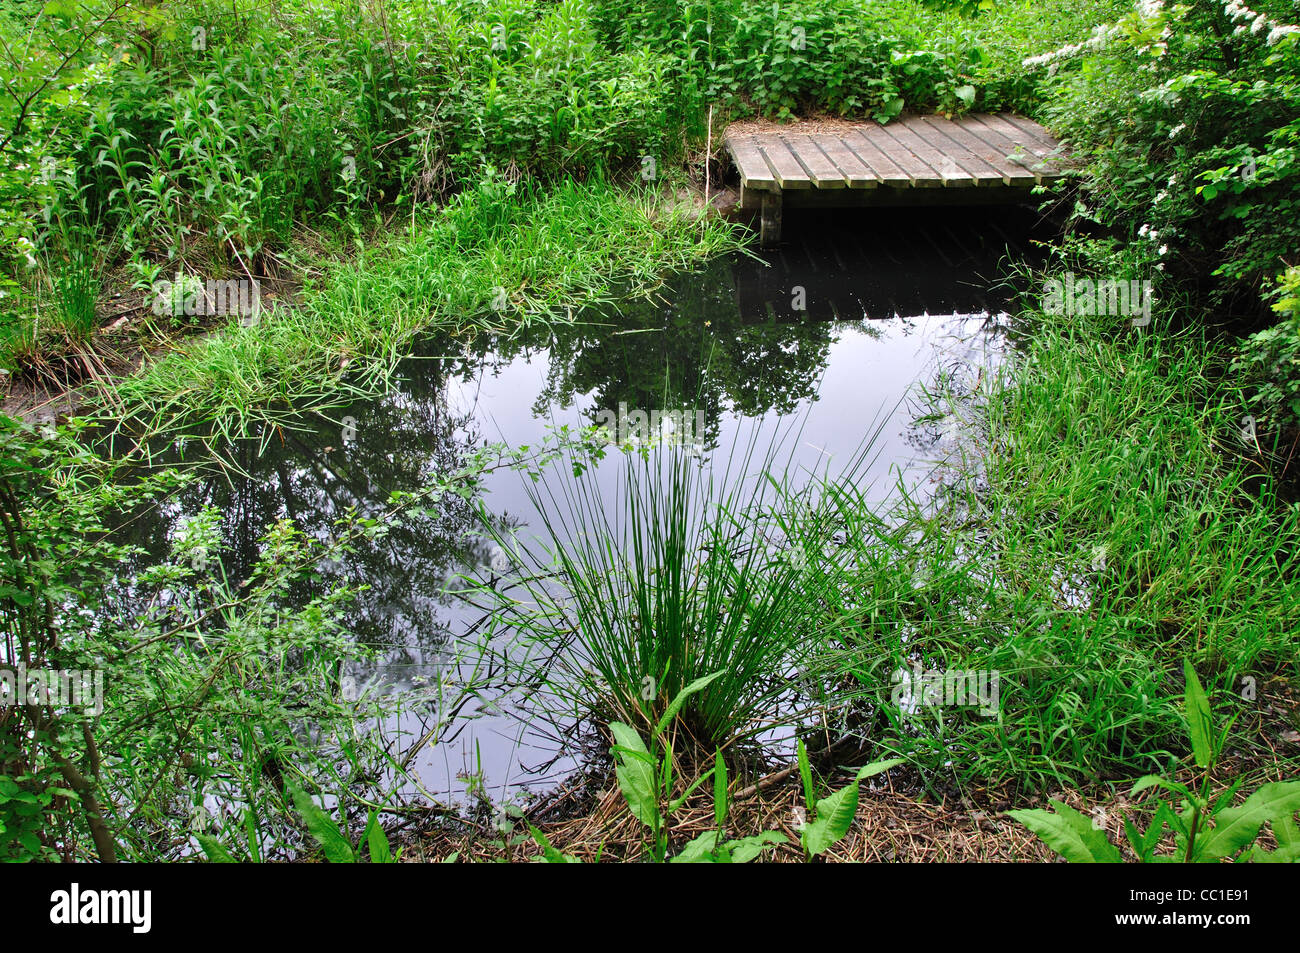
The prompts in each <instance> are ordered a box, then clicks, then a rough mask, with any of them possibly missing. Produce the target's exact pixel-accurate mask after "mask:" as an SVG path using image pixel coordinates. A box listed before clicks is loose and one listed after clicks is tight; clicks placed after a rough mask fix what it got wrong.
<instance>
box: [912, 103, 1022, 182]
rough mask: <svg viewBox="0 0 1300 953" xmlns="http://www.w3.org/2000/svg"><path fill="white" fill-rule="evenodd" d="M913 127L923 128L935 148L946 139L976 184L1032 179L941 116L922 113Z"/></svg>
mask: <svg viewBox="0 0 1300 953" xmlns="http://www.w3.org/2000/svg"><path fill="white" fill-rule="evenodd" d="M917 126H918V128H924V129H925V130H926V131H927V138H929V140H930V141H931V142H932V143H933V144H934V146H935V147H936V148H941V147H942V146H943V144H944V143H945V142H947V143H948V147H949V148H951V149H953V150H954V151H955V152H957V153H960V154H961V156H960V158H959V159H958V161H959V162H961V164H962V166H963V168H965V169H966V170H967V171H969V172H970V173H971V174H972V175H974V176H975V179H976V182H977V183H979V184H980V185H987V184H989V183H991V182H1001V183H1003V184H1005V185H1014V184H1016V183H1017V182H1023V183H1024V184H1025V185H1030V184H1032V183H1033V182H1034V176H1033V173H1031V172H1029V171H1028V170H1027V169H1024V168H1022V167H1020V166H1018V165H1016V164H1015V163H1013V162H1008V161H1007V160H1006V158H1005V157H1000V156H998V154H997V152H996V150H994V149H993V148H991V147H990V146H989V145H987V144H986V143H985V142H984V141H983V140H982V139H980V138H978V137H977V136H973V135H971V134H970V133H969V132H967V131H966V130H965V129H963V128H962V127H961V126H960V125H958V124H957V123H955V122H953V121H952V120H950V119H944V118H943V117H941V116H922V117H921V120H920V122H919V123H917Z"/></svg>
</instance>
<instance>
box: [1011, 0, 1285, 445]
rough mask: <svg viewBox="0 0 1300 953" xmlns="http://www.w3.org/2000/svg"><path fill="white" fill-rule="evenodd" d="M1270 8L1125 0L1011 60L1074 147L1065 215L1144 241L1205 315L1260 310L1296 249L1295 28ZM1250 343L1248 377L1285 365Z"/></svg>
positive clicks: (1171, 296) (1155, 263)
mask: <svg viewBox="0 0 1300 953" xmlns="http://www.w3.org/2000/svg"><path fill="white" fill-rule="evenodd" d="M1251 2H1260V3H1262V0H1251ZM1268 2H1269V5H1270V10H1271V9H1272V8H1279V9H1286V5H1283V4H1277V3H1274V0H1268ZM1270 10H1264V11H1261V10H1255V9H1252V8H1250V7H1247V6H1246V5H1245V4H1244V3H1243V2H1241V0H1226V2H1223V0H1193V2H1191V3H1177V4H1166V3H1164V2H1163V0H1139V2H1138V3H1137V4H1136V5H1135V6H1134V8H1133V9H1132V10H1131V11H1130V12H1129V13H1128V14H1127V15H1126V16H1124V17H1122V18H1120V19H1119V20H1117V21H1116V22H1115V23H1111V24H1106V25H1104V26H1100V27H1098V28H1097V29H1096V31H1095V32H1094V33H1093V34H1092V36H1091V37H1090V38H1089V39H1088V40H1086V41H1084V42H1082V43H1078V44H1075V45H1073V46H1069V47H1065V48H1062V49H1059V50H1055V51H1051V52H1047V53H1044V54H1041V55H1037V56H1034V57H1031V58H1029V59H1027V60H1026V65H1027V66H1030V67H1032V68H1037V69H1042V70H1044V71H1046V73H1048V74H1050V82H1051V83H1053V84H1054V86H1053V91H1054V97H1053V102H1052V105H1051V106H1050V107H1049V108H1048V119H1049V123H1050V125H1052V126H1053V128H1054V130H1055V131H1056V132H1058V133H1060V134H1062V135H1064V136H1065V137H1066V138H1067V139H1068V140H1069V141H1070V143H1071V145H1072V147H1073V149H1074V150H1075V152H1076V153H1079V154H1081V155H1082V156H1083V157H1084V158H1086V159H1088V160H1089V163H1088V165H1089V172H1088V175H1087V177H1086V179H1085V181H1084V190H1083V191H1084V194H1083V198H1082V201H1081V202H1080V203H1079V205H1078V206H1077V208H1076V213H1075V214H1076V217H1077V218H1087V219H1091V220H1092V221H1094V222H1096V223H1100V224H1101V225H1103V226H1105V227H1107V228H1109V229H1110V230H1111V231H1112V233H1113V234H1117V235H1118V236H1119V238H1120V239H1121V240H1123V239H1126V238H1127V239H1129V240H1131V241H1133V242H1135V244H1137V245H1139V246H1141V247H1143V248H1145V249H1146V250H1147V252H1149V256H1148V257H1149V260H1150V261H1151V262H1152V267H1153V268H1154V269H1155V270H1157V271H1160V272H1162V275H1161V283H1162V287H1161V297H1162V298H1163V299H1165V300H1191V301H1193V302H1197V303H1199V304H1200V305H1202V306H1203V307H1205V308H1206V309H1207V312H1206V313H1207V314H1208V313H1210V309H1213V312H1214V313H1216V314H1217V315H1218V316H1219V317H1227V318H1242V317H1250V316H1256V315H1258V316H1264V315H1267V313H1268V312H1267V308H1266V307H1265V303H1266V301H1267V299H1268V297H1269V295H1270V293H1271V289H1273V287H1274V286H1275V282H1276V277H1277V275H1278V272H1279V270H1280V269H1284V268H1285V267H1286V266H1287V264H1290V263H1295V260H1296V259H1295V255H1296V253H1297V249H1300V27H1298V26H1296V25H1293V24H1291V23H1288V22H1286V20H1285V19H1284V17H1283V15H1282V14H1280V13H1276V12H1270ZM1288 335H1290V337H1294V332H1287V333H1283V332H1281V331H1278V332H1276V333H1275V334H1274V335H1273V336H1272V337H1269V338H1268V339H1267V340H1268V341H1269V342H1270V343H1269V345H1268V347H1269V348H1270V349H1271V350H1272V351H1276V350H1277V347H1278V346H1279V345H1280V344H1281V343H1282V342H1281V340H1280V338H1288ZM1288 339H1289V338H1288ZM1261 340H1263V339H1261ZM1257 343H1258V342H1257ZM1283 350H1285V348H1284V349H1283ZM1280 353H1281V352H1279V354H1280ZM1276 356H1278V355H1275V357H1276ZM1255 357H1256V358H1259V360H1255V359H1250V360H1248V361H1247V363H1248V364H1249V365H1250V366H1251V367H1252V368H1253V372H1254V373H1255V376H1256V379H1258V380H1263V378H1259V377H1258V375H1259V374H1261V373H1264V372H1265V370H1266V369H1271V370H1269V371H1268V373H1274V374H1280V375H1283V377H1284V378H1286V379H1288V380H1294V379H1296V378H1297V377H1300V374H1297V365H1296V364H1295V362H1294V361H1290V360H1286V359H1282V358H1281V357H1278V359H1273V358H1269V359H1267V360H1264V359H1263V358H1262V357H1261V354H1260V353H1256V354H1255ZM1244 366H1245V365H1242V368H1243V369H1244ZM1265 376H1267V374H1265ZM1274 383H1275V384H1276V385H1277V386H1278V388H1280V390H1279V391H1278V394H1280V393H1283V392H1291V391H1292V390H1293V389H1294V388H1293V386H1292V385H1291V384H1288V383H1287V382H1286V380H1281V379H1274ZM1278 394H1274V397H1273V398H1271V399H1270V401H1269V403H1270V405H1271V406H1272V407H1274V408H1275V409H1277V408H1282V407H1283V406H1284V405H1285V403H1286V402H1285V401H1280V400H1279V399H1277V397H1278ZM1296 414H1300V406H1297V407H1296V408H1295V409H1294V410H1293V411H1292V420H1293V421H1295V420H1297V419H1300V417H1296V416H1295V415H1296ZM1278 419H1279V422H1282V421H1281V419H1280V418H1278Z"/></svg>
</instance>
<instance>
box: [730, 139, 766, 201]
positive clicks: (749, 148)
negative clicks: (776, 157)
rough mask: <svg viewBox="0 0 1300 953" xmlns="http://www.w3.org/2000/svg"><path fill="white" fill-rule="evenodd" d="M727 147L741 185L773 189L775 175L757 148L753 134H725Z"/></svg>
mask: <svg viewBox="0 0 1300 953" xmlns="http://www.w3.org/2000/svg"><path fill="white" fill-rule="evenodd" d="M726 143H727V149H728V150H729V151H730V152H731V159H732V161H733V162H734V163H735V164H736V169H737V170H738V171H739V172H740V184H741V186H742V187H744V188H747V189H754V190H764V189H775V188H776V187H777V184H776V176H774V175H773V174H772V170H771V169H770V168H768V165H767V160H766V159H764V158H763V153H762V151H761V150H759V148H758V141H757V140H756V139H755V138H754V137H753V136H745V137H740V136H734V137H733V136H727V137H726Z"/></svg>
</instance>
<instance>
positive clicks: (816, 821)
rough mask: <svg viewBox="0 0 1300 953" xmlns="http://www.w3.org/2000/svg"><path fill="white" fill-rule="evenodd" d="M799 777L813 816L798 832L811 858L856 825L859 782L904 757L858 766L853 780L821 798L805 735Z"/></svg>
mask: <svg viewBox="0 0 1300 953" xmlns="http://www.w3.org/2000/svg"><path fill="white" fill-rule="evenodd" d="M797 755H798V759H799V777H800V779H801V780H802V781H803V793H804V801H805V803H806V805H807V810H808V811H809V812H810V813H811V815H812V818H811V820H806V821H805V823H804V825H803V829H802V830H801V831H800V832H799V838H800V842H801V843H802V844H803V850H804V854H805V855H806V856H807V857H808V858H809V859H811V858H813V857H816V856H818V855H820V854H824V853H826V851H828V850H830V849H831V847H833V846H834V845H835V844H836V843H837V842H839V841H840V840H842V839H843V838H844V836H845V835H846V834H848V832H849V828H851V827H852V826H853V818H854V817H855V816H857V813H858V793H859V792H858V784H859V783H860V782H861V781H863V780H865V779H867V778H870V777H873V776H875V775H877V774H880V773H881V772H883V771H888V770H889V769H890V768H895V767H897V766H898V765H900V764H902V763H903V761H904V759H903V758H889V759H887V760H884V761H873V762H872V763H871V764H867V765H863V766H862V767H861V768H859V769H858V773H857V775H856V776H855V777H854V779H853V781H852V782H851V783H849V784H847V785H845V786H844V787H842V788H840V789H839V790H838V791H835V792H833V793H831V794H828V795H826V797H823V798H818V797H816V795H815V794H814V788H813V777H812V768H811V765H810V764H809V762H808V750H807V748H806V747H805V746H804V743H803V739H802V738H800V739H799V745H798V751H797Z"/></svg>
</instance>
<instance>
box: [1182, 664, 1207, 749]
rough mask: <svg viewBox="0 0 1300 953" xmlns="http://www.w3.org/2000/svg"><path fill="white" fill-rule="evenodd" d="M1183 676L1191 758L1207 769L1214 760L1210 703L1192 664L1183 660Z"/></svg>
mask: <svg viewBox="0 0 1300 953" xmlns="http://www.w3.org/2000/svg"><path fill="white" fill-rule="evenodd" d="M1183 674H1184V676H1185V677H1186V679H1187V687H1186V690H1185V695H1184V699H1185V702H1186V706H1187V726H1188V729H1189V732H1190V736H1191V739H1192V757H1194V758H1195V759H1196V765H1197V767H1200V768H1208V767H1209V766H1210V762H1211V761H1212V760H1213V758H1214V746H1213V742H1212V739H1213V737H1214V721H1213V717H1212V716H1211V714H1210V701H1209V699H1208V698H1206V697H1205V689H1203V688H1202V687H1201V680H1200V679H1198V678H1197V677H1196V670H1195V669H1194V668H1192V663H1191V662H1189V661H1188V660H1186V659H1184V660H1183Z"/></svg>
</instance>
